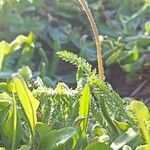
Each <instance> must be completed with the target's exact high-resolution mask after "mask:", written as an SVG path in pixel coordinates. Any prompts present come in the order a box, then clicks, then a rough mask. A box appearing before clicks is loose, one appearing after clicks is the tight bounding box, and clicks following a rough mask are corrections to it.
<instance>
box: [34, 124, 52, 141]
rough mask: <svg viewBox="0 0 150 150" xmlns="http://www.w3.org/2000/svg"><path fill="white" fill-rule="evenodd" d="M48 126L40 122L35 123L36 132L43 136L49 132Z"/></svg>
mask: <svg viewBox="0 0 150 150" xmlns="http://www.w3.org/2000/svg"><path fill="white" fill-rule="evenodd" d="M49 131H50V127H49V126H47V125H46V124H44V123H42V122H38V123H37V124H36V132H37V133H38V134H39V135H40V137H41V138H43V137H44V136H45V135H46V134H47V133H49Z"/></svg>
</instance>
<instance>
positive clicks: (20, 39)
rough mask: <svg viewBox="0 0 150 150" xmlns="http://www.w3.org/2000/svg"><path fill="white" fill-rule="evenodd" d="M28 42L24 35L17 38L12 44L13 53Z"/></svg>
mask: <svg viewBox="0 0 150 150" xmlns="http://www.w3.org/2000/svg"><path fill="white" fill-rule="evenodd" d="M26 40H27V37H26V36H24V35H19V36H17V37H16V39H15V40H14V41H12V42H11V43H10V48H11V51H16V50H18V49H19V48H20V47H21V45H22V44H23V43H25V42H26Z"/></svg>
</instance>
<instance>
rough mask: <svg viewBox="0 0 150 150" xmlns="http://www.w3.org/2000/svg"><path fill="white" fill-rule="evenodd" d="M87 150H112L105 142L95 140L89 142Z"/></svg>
mask: <svg viewBox="0 0 150 150" xmlns="http://www.w3.org/2000/svg"><path fill="white" fill-rule="evenodd" d="M85 150H110V147H109V146H108V145H107V144H105V143H100V142H93V143H91V144H89V145H88V146H87V147H86V148H85Z"/></svg>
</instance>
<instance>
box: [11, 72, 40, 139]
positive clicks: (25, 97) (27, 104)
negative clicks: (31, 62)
mask: <svg viewBox="0 0 150 150" xmlns="http://www.w3.org/2000/svg"><path fill="white" fill-rule="evenodd" d="M13 82H14V85H15V89H16V92H17V94H18V97H19V101H20V103H21V106H22V108H23V111H24V114H25V116H26V119H27V121H28V123H29V126H30V130H31V134H32V136H33V137H34V135H35V125H36V122H37V116H36V110H37V108H38V106H39V101H38V100H37V99H36V98H35V97H34V96H33V94H32V92H31V91H30V90H29V89H28V87H27V85H26V83H25V81H24V80H23V78H22V77H21V76H20V75H19V74H15V75H14V76H13ZM33 137H32V138H33Z"/></svg>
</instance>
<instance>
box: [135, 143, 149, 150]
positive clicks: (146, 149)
mask: <svg viewBox="0 0 150 150" xmlns="http://www.w3.org/2000/svg"><path fill="white" fill-rule="evenodd" d="M135 150H150V145H148V144H147V145H140V146H138V147H137V148H136V149H135Z"/></svg>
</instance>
